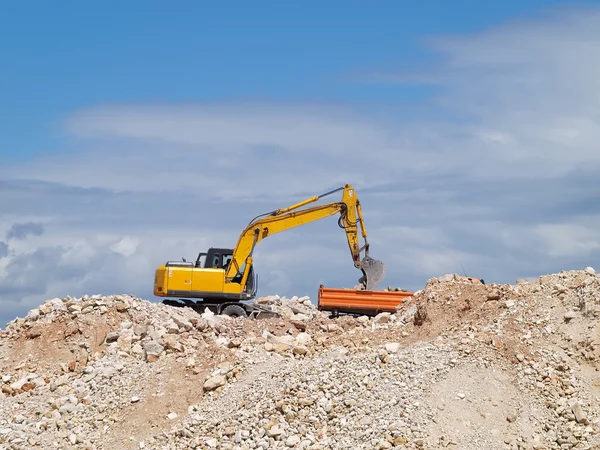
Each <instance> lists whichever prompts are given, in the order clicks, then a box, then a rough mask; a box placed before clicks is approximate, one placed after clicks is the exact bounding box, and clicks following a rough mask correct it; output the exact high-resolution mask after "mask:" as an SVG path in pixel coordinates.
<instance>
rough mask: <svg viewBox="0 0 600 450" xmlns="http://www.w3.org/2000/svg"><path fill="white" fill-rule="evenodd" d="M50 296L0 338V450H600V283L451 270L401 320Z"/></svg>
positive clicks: (591, 276) (281, 306)
mask: <svg viewBox="0 0 600 450" xmlns="http://www.w3.org/2000/svg"><path fill="white" fill-rule="evenodd" d="M257 303H259V304H261V305H264V306H269V307H270V308H272V309H273V310H275V311H277V312H279V313H280V315H281V317H279V318H268V319H262V320H251V319H246V318H229V317H227V316H214V315H212V314H210V313H208V312H206V313H204V314H198V313H197V312H195V311H193V310H191V309H190V308H174V307H171V306H167V305H163V304H157V303H152V302H148V301H146V300H143V299H139V298H136V297H134V296H130V295H115V296H99V295H96V296H84V297H83V298H80V299H76V298H70V297H68V298H64V299H52V300H48V301H47V302H45V303H44V304H43V305H41V306H40V307H39V308H36V309H34V310H32V311H30V312H29V313H28V314H27V316H26V317H24V318H18V319H15V320H14V321H13V322H11V323H10V324H9V325H8V326H7V329H6V330H3V331H2V332H1V334H0V371H1V376H2V380H1V383H0V385H1V391H2V395H0V449H37V448H40V449H57V448H58V449H123V448H144V449H160V450H167V449H173V450H174V449H188V448H197V449H211V448H216V449H231V450H233V449H271V448H298V449H341V448H349V449H350V448H352V449H354V448H356V449H388V448H410V449H438V448H457V449H458V448H460V449H482V448H486V449H563V448H569V449H570V448H576V449H593V448H600V447H599V446H600V437H599V432H600V377H599V375H598V374H599V373H600V372H599V370H600V360H599V358H600V331H599V329H598V318H599V316H600V277H598V276H597V275H596V274H595V272H594V270H593V269H591V268H587V269H586V270H580V271H564V272H561V273H558V274H550V275H544V276H541V277H539V278H538V279H535V280H518V281H517V282H516V283H515V284H513V285H496V284H485V285H484V284H478V283H471V282H465V281H464V280H463V279H461V278H460V277H454V276H451V275H450V276H443V277H440V278H434V279H431V280H429V281H428V282H427V284H426V286H424V288H423V290H421V291H419V292H416V293H415V294H414V296H413V297H412V298H410V299H408V300H407V301H406V302H405V303H403V304H402V305H400V306H399V307H398V311H397V312H396V314H389V313H383V314H380V315H378V316H376V317H366V316H363V317H358V318H353V317H339V318H335V319H332V318H329V317H328V316H327V315H326V314H322V313H320V312H318V311H317V310H316V308H315V306H314V305H313V304H312V303H311V302H310V299H309V298H308V297H301V298H297V297H293V298H290V299H287V298H285V297H279V296H269V297H264V298H261V299H258V300H257Z"/></svg>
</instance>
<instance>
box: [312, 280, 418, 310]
mask: <svg viewBox="0 0 600 450" xmlns="http://www.w3.org/2000/svg"><path fill="white" fill-rule="evenodd" d="M413 294H414V292H396V291H362V290H354V289H345V288H342V289H340V288H326V287H324V286H323V285H321V286H320V287H319V302H318V306H317V307H318V309H319V311H329V312H332V313H333V314H334V315H338V314H340V313H342V314H360V315H366V316H375V315H377V314H379V313H382V312H390V313H395V312H396V306H398V305H399V304H401V303H402V302H403V301H404V300H405V299H407V298H409V297H412V296H413Z"/></svg>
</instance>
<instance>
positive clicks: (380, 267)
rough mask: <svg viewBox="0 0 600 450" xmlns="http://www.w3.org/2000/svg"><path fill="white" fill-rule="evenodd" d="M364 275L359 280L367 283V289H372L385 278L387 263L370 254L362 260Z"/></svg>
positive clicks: (361, 265) (361, 268) (361, 267)
mask: <svg viewBox="0 0 600 450" xmlns="http://www.w3.org/2000/svg"><path fill="white" fill-rule="evenodd" d="M360 270H362V273H363V276H362V277H361V278H360V279H359V280H358V281H359V283H362V284H364V285H365V289H366V290H367V291H372V290H373V289H375V288H376V287H377V285H378V284H379V283H381V281H382V280H383V279H384V278H385V263H383V262H382V261H379V260H377V259H373V258H371V257H370V256H365V257H364V258H363V259H362V261H361V262H360Z"/></svg>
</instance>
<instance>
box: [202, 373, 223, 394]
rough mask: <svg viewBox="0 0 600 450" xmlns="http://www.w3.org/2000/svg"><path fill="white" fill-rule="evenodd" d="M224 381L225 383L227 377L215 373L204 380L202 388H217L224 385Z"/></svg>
mask: <svg viewBox="0 0 600 450" xmlns="http://www.w3.org/2000/svg"><path fill="white" fill-rule="evenodd" d="M225 383H227V378H225V376H224V375H217V376H214V377H210V378H208V379H207V380H206V381H205V382H204V386H203V388H204V390H205V391H212V390H214V389H217V388H218V387H221V386H225Z"/></svg>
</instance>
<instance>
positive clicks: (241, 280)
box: [154, 184, 385, 317]
mask: <svg viewBox="0 0 600 450" xmlns="http://www.w3.org/2000/svg"><path fill="white" fill-rule="evenodd" d="M340 191H342V198H341V200H340V201H337V202H332V203H326V204H322V205H317V206H311V207H306V206H307V205H309V204H311V203H314V202H317V201H319V200H321V199H322V198H324V197H327V196H329V195H332V194H335V193H336V192H340ZM303 207H305V208H303ZM301 208H303V209H301ZM338 213H339V218H338V226H339V227H340V228H342V229H343V230H344V231H345V232H346V238H347V240H348V247H349V249H350V254H351V257H352V261H353V263H354V267H355V268H357V269H359V270H360V271H361V272H362V276H361V277H360V278H359V280H358V281H359V283H360V284H361V285H362V287H363V288H364V289H365V290H372V289H374V288H375V287H376V286H377V285H378V284H379V283H380V282H381V281H382V280H383V278H384V277H385V264H384V263H383V262H381V261H379V260H376V259H373V258H371V257H370V256H369V243H368V242H367V231H366V228H365V224H364V220H363V217H362V208H361V204H360V202H359V200H358V196H357V195H356V191H355V190H354V188H353V187H352V186H351V185H349V184H346V185H344V186H342V187H339V188H337V189H334V190H332V191H329V192H326V193H324V194H321V195H316V196H313V197H310V198H307V199H306V200H303V201H301V202H299V203H296V204H294V205H292V206H288V207H286V208H280V209H277V210H274V211H271V212H268V213H265V214H261V215H259V216H257V217H255V218H254V219H252V220H251V221H250V223H249V224H248V226H247V227H246V228H245V229H244V230H243V231H242V233H241V234H240V236H239V239H238V242H237V245H236V246H235V248H234V249H229V248H212V247H211V248H209V249H208V251H207V252H205V253H199V254H198V257H197V259H196V261H195V262H188V261H186V260H185V258H182V261H167V262H166V263H165V264H163V265H160V266H159V267H158V268H157V269H156V271H155V277H154V295H156V296H157V297H165V298H167V299H165V300H163V303H165V304H169V305H172V306H189V307H191V308H193V309H195V310H197V311H199V312H203V311H204V309H205V308H208V309H209V310H210V311H212V312H213V313H214V314H226V315H229V316H232V317H248V316H253V315H254V316H255V315H256V314H255V313H257V310H256V308H257V307H258V306H257V305H250V304H246V303H242V302H243V301H247V300H251V299H253V298H255V296H256V292H257V289H258V275H255V273H254V262H253V259H252V256H253V253H254V250H255V248H256V245H257V244H258V243H259V242H260V241H261V240H263V239H265V238H267V237H269V236H271V235H273V234H275V233H279V232H281V231H285V230H289V229H291V228H295V227H298V226H300V225H305V224H307V223H310V222H314V221H316V220H320V219H324V218H326V217H329V216H332V215H334V214H338ZM359 225H360V228H361V234H362V237H363V239H364V245H362V246H361V245H360V242H359V234H358V226H359ZM363 250H364V257H362V258H361V254H362V252H363ZM203 260H204V264H203V263H202V261H203ZM169 298H171V299H172V298H176V299H178V300H169ZM181 302H183V303H181ZM258 312H259V311H258Z"/></svg>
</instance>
